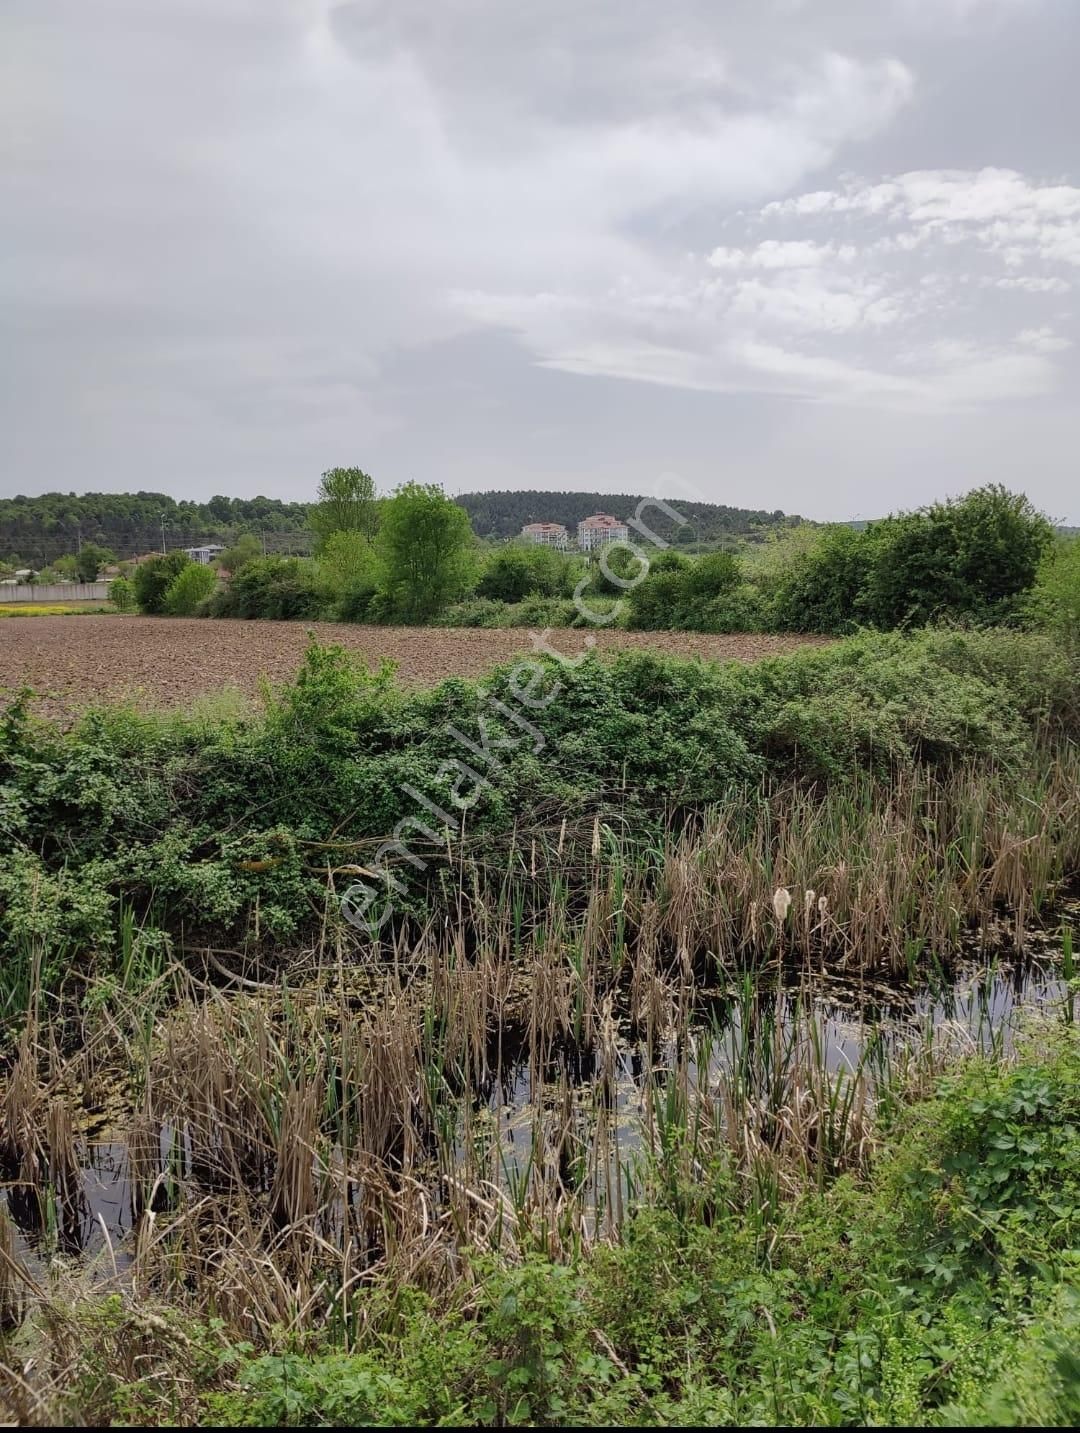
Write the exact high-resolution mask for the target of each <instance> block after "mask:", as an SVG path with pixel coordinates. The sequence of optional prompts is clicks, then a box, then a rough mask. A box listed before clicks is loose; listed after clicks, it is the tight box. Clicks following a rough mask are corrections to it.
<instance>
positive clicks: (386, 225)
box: [0, 0, 1080, 517]
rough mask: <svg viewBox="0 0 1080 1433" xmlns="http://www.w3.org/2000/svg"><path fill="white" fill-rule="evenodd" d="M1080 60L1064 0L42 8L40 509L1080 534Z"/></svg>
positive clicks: (15, 164)
mask: <svg viewBox="0 0 1080 1433" xmlns="http://www.w3.org/2000/svg"><path fill="white" fill-rule="evenodd" d="M1078 37H1080V26H1078V23H1077V19H1076V18H1075V10H1074V8H1073V7H1071V6H1069V5H1068V4H1067V3H1064V0H1062V3H1058V4H1055V3H1053V0H949V3H948V5H946V6H943V5H941V4H934V5H931V4H930V3H929V0H891V3H888V4H886V3H883V4H882V5H879V6H872V7H868V6H866V5H865V4H862V3H858V0H819V3H813V0H774V3H763V0H754V3H751V0H730V3H728V4H726V5H725V6H724V7H723V8H722V11H721V10H718V7H716V6H713V5H709V4H707V3H706V0H676V3H674V4H673V5H671V6H668V7H665V8H664V9H663V11H658V10H657V9H656V7H655V6H650V5H646V4H644V3H641V0H626V3H620V4H617V5H616V4H614V3H611V0H605V3H603V4H601V3H595V0H593V3H584V4H582V3H581V0H575V3H570V0H554V3H552V4H551V5H548V6H544V7H539V8H538V7H536V6H535V5H533V4H526V3H525V0H504V3H500V4H495V3H494V0H482V3H481V0H449V3H446V4H442V5H439V6H431V5H429V4H426V3H425V4H421V3H419V0H395V3H392V4H391V3H373V0H357V3H339V4H334V3H331V0H157V3H156V4H155V5H154V6H153V7H147V6H145V5H144V4H140V3H138V0H99V3H98V4H96V5H95V6H93V7H87V6H86V5H85V4H83V3H77V0H9V3H8V4H7V6H6V7H5V9H4V12H3V14H2V16H0V56H2V58H0V135H2V138H0V168H2V178H0V202H2V203H3V207H4V212H5V215H6V216H8V217H7V220H6V223H5V229H4V237H3V241H2V242H3V245H4V264H3V266H2V271H0V299H2V303H3V312H4V316H5V341H4V344H3V350H2V354H0V363H2V365H3V366H2V370H0V371H2V374H3V384H2V389H0V393H2V396H0V431H2V433H3V437H2V440H0V441H2V444H3V447H2V465H0V486H2V490H3V492H5V493H11V492H16V491H40V490H43V489H45V488H50V487H57V486H60V487H63V488H83V487H91V488H131V487H154V486H161V487H165V488H168V489H169V490H171V491H174V492H176V493H178V494H195V495H202V496H205V495H209V494H210V493H212V492H217V491H229V492H236V493H240V492H245V493H251V492H255V491H263V492H269V493H274V494H277V495H280V496H291V497H303V496H307V495H308V494H309V493H310V491H311V489H312V487H313V485H314V482H315V480H316V479H317V476H318V473H319V472H320V471H321V469H322V468H323V467H325V466H328V465H330V464H331V463H334V462H345V461H359V462H362V463H364V464H365V465H366V466H368V467H370V468H371V469H372V470H373V471H374V472H375V473H376V476H377V477H378V478H379V479H380V481H381V482H382V483H383V484H384V485H390V484H391V483H393V482H394V481H398V480H400V479H403V478H406V477H423V478H433V479H440V480H444V481H446V482H447V483H449V484H450V485H451V486H455V487H458V488H462V487H469V486H473V485H475V484H478V483H484V484H487V485H500V486H532V485H535V484H540V483H543V484H545V485H547V484H550V485H555V486H581V485H586V484H587V485H589V486H594V485H599V486H609V487H611V488H612V489H621V490H627V489H646V488H654V487H655V486H656V485H657V483H658V481H659V480H660V477H661V475H662V474H663V473H664V472H665V471H673V470H677V471H678V473H679V474H680V475H681V476H682V477H683V479H684V480H685V481H687V482H689V483H691V484H693V485H694V486H695V488H697V489H698V490H699V491H701V492H702V493H703V495H705V496H709V497H713V498H715V499H716V500H719V501H736V502H737V501H746V502H752V503H754V505H759V504H763V505H765V506H767V507H773V506H786V507H789V508H798V509H801V510H803V511H806V512H809V513H811V514H813V515H822V516H841V515H845V514H847V513H849V512H854V511H860V512H866V511H880V510H883V509H886V508H889V507H892V506H895V505H897V504H899V503H910V502H913V501H921V500H923V499H924V498H926V497H930V496H933V495H936V494H937V493H939V492H941V491H954V490H957V489H958V488H962V487H963V486H966V485H967V484H968V483H969V482H970V481H978V480H981V479H982V478H985V477H994V478H1000V479H1002V480H1004V481H1013V482H1016V483H1018V484H1025V485H1026V486H1027V487H1028V488H1029V490H1030V491H1031V492H1032V495H1033V496H1034V497H1036V498H1037V499H1038V500H1039V501H1040V502H1042V503H1044V504H1045V505H1047V506H1048V507H1049V508H1050V509H1051V510H1052V511H1054V512H1055V514H1056V515H1059V516H1069V515H1072V516H1074V517H1076V516H1080V513H1078V512H1077V509H1076V498H1075V496H1074V494H1073V486H1072V474H1071V470H1070V463H1069V456H1068V455H1069V453H1070V452H1071V451H1075V446H1076V438H1077V436H1078V434H1077V432H1076V426H1077V424H1076V420H1075V418H1074V417H1073V414H1074V412H1075V411H1076V404H1075V398H1074V385H1075V380H1076V363H1075V349H1074V348H1073V346H1072V345H1073V340H1074V337H1075V318H1074V313H1075V286H1076V284H1077V283H1078V282H1080V187H1077V186H1078V185H1080V174H1077V173H1075V172H1061V168H1060V154H1061V149H1062V145H1061V136H1060V134H1059V133H1058V127H1059V126H1062V127H1066V128H1068V127H1069V125H1070V123H1071V126H1072V130H1073V131H1074V130H1075V121H1076V118H1077V116H1076V108H1077V104H1076V101H1075V100H1073V98H1072V94H1071V89H1070V90H1068V91H1066V90H1065V88H1064V84H1063V88H1062V92H1061V95H1060V96H1059V97H1058V98H1059V104H1058V105H1057V108H1056V109H1055V110H1053V119H1052V120H1050V119H1048V118H1046V117H1045V116H1046V110H1045V107H1044V100H1045V94H1044V92H1045V89H1046V84H1047V76H1048V75H1051V76H1052V75H1056V74H1061V75H1062V76H1063V77H1064V75H1065V74H1066V69H1065V68H1055V66H1061V65H1062V60H1061V53H1062V51H1063V50H1064V51H1065V52H1066V54H1067V53H1068V51H1069V48H1070V47H1071V50H1072V53H1073V56H1074V58H1075V54H1076V42H1077V39H1078ZM1014 53H1015V54H1017V55H1018V56H1019V59H1018V61H1017V63H1016V65H1015V66H1014V67H1012V68H1010V64H1011V61H1010V56H1011V55H1013V54H1014ZM1038 54H1044V55H1045V57H1046V61H1047V65H1046V68H1044V69H1042V70H1035V69H1033V68H1032V66H1031V57H1032V55H1038ZM1003 76H1005V77H1007V80H1008V83H1009V84H1010V85H1012V86H1013V87H1014V89H1012V90H1011V91H1010V96H1011V99H1010V104H1011V107H1012V109H1013V111H1014V113H1015V115H1016V123H1015V124H1014V125H1013V126H1012V127H1011V129H1010V131H1009V136H1008V143H1007V144H1006V143H1005V142H1004V141H998V140H995V141H994V142H993V143H989V142H988V143H987V144H986V145H985V146H980V145H979V144H978V143H977V142H973V141H972V139H971V138H970V137H969V136H971V135H977V134H978V132H979V121H980V118H984V119H985V122H986V128H987V130H988V132H990V133H995V132H996V127H997V126H998V124H999V118H1000V110H1001V107H1002V96H1001V93H1000V90H999V86H1000V85H1001V84H1002V82H1003V80H1002V77H1003ZM1025 91H1027V92H1028V93H1030V96H1031V108H1032V110H1033V112H1034V118H1033V119H1032V120H1031V122H1030V123H1029V124H1026V123H1025V120H1024V112H1025V106H1024V104H1023V102H1022V101H1023V96H1024V92H1025ZM961 135H962V136H964V138H963V141H962V143H961V142H960V139H959V138H958V136H961ZM871 434H876V435H877V436H878V439H879V441H880V443H881V445H882V449H881V451H880V452H879V453H878V454H877V456H876V461H874V462H873V463H870V464H868V463H867V462H866V442H867V439H868V435H871ZM931 438H932V439H933V441H932V442H931ZM886 444H888V451H886V450H885V446H884V445H886ZM913 470H917V471H915V475H914V477H913V476H912V471H913Z"/></svg>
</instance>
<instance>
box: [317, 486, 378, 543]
mask: <svg viewBox="0 0 1080 1433" xmlns="http://www.w3.org/2000/svg"><path fill="white" fill-rule="evenodd" d="M308 522H309V524H310V526H311V529H312V531H313V532H314V534H315V538H316V542H317V545H318V547H319V548H320V549H321V548H322V546H323V544H324V543H325V542H326V541H327V540H328V539H329V538H330V537H332V536H333V535H334V533H336V532H358V533H362V534H363V535H364V536H365V537H368V538H370V537H373V536H374V534H375V529H376V527H377V526H378V508H377V506H376V500H375V480H374V478H372V477H371V476H370V475H369V474H368V473H365V472H364V471H363V470H362V469H361V468H330V469H329V470H328V471H327V472H325V473H323V475H322V479H321V481H320V482H319V494H318V499H317V501H316V503H315V506H314V507H313V508H312V510H311V514H310V516H309V518H308Z"/></svg>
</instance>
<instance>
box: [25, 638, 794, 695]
mask: <svg viewBox="0 0 1080 1433" xmlns="http://www.w3.org/2000/svg"><path fill="white" fill-rule="evenodd" d="M309 632H314V633H315V634H316V635H317V636H318V637H319V639H320V640H321V641H324V642H337V643H340V644H341V645H342V646H343V647H347V648H349V649H350V650H351V651H354V652H357V653H359V654H360V655H361V656H362V657H364V658H365V659H366V660H367V661H368V662H369V663H372V664H377V663H378V662H380V661H381V660H382V659H383V658H387V657H389V658H391V659H392V660H393V661H395V662H396V663H397V664H398V680H399V681H401V682H403V683H405V684H407V685H414V686H415V685H424V684H428V683H433V682H437V681H439V680H441V679H442V678H443V677H450V676H461V677H475V676H480V675H481V674H482V673H484V672H486V671H488V670H489V669H490V668H491V667H493V666H495V665H496V664H497V663H499V662H505V661H508V660H509V659H510V658H512V657H514V656H517V655H519V654H527V653H530V652H531V651H532V650H533V644H532V641H531V639H530V636H529V632H528V630H527V629H525V628H511V629H494V630H487V629H480V628H445V627H353V626H345V625H340V626H339V625H337V624H334V623H326V622H313V623H304V622H235V621H212V620H207V619H199V618H164V617H161V618H158V617H113V616H75V617H9V618H5V620H4V621H3V622H2V623H0V686H3V687H7V688H9V689H10V688H14V687H18V686H21V685H23V684H26V685H29V686H31V687H33V688H34V689H35V691H36V692H37V693H38V698H37V702H36V709H37V710H38V711H39V712H41V713H42V714H43V715H49V716H54V717H60V718H63V717H70V716H71V715H72V714H74V713H75V712H77V711H79V710H81V709H82V708H84V707H86V706H88V705H90V704H93V703H99V702H101V701H102V700H103V699H107V700H129V701H133V702H135V703H137V704H138V705H139V706H140V707H143V708H146V709H153V708H162V707H176V706H183V705H185V704H187V703H189V702H190V701H191V700H192V699H193V698H196V697H202V696H206V695H209V694H211V693H216V692H220V691H222V690H224V689H230V688H231V689H233V690H238V691H239V692H240V693H241V694H243V695H244V696H246V697H249V696H252V695H254V694H255V693H256V692H257V690H258V685H259V679H260V677H263V676H265V677H268V678H269V679H270V680H271V681H272V682H278V681H282V680H283V679H284V678H287V677H290V676H292V674H293V673H294V672H295V671H296V668H297V666H298V664H299V662H300V660H301V658H302V656H303V653H304V648H305V647H306V645H307V641H308V633H309ZM590 639H592V640H594V642H595V646H596V649H597V650H598V651H601V652H607V651H612V650H615V649H617V648H620V647H638V648H649V649H652V650H653V651H661V652H667V653H669V654H672V655H675V656H680V657H704V658H708V659H712V660H723V659H725V658H736V659H738V660H740V661H754V660H756V659H757V658H759V657H764V656H771V655H775V654H777V653H780V652H790V651H793V650H794V649H795V648H796V647H799V646H804V645H806V644H807V643H808V642H814V641H818V640H820V639H817V638H806V637H758V636H750V637H720V636H711V635H705V634H702V633H697V632H612V631H603V630H597V631H596V632H595V633H594V632H593V631H585V630H580V631H579V630H572V629H569V628H567V629H559V630H556V631H553V632H551V633H550V634H549V636H548V641H549V642H550V644H551V646H552V647H553V648H554V649H555V650H557V651H558V652H560V653H563V654H564V655H566V656H575V655H577V654H578V653H580V652H582V651H584V650H585V644H586V642H587V641H589V640H590ZM2 700H3V699H2V697H0V702H2Z"/></svg>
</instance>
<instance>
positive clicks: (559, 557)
mask: <svg viewBox="0 0 1080 1433" xmlns="http://www.w3.org/2000/svg"><path fill="white" fill-rule="evenodd" d="M581 569H582V564H581V562H580V560H579V559H575V558H572V557H569V556H567V555H566V554H565V553H562V552H559V551H557V550H556V549H554V548H551V547H540V546H535V545H526V544H523V543H513V544H511V545H510V546H509V547H506V548H503V549H502V550H501V551H499V552H497V553H496V554H495V556H494V557H492V558H491V559H490V560H489V561H488V564H487V566H486V567H485V569H484V571H483V572H482V574H481V576H480V580H479V582H478V583H477V584H476V595H477V597H487V598H491V599H493V600H494V601H497V602H507V603H513V602H521V601H523V600H524V599H525V598H526V597H534V596H535V597H571V596H572V595H573V592H574V584H575V583H576V582H577V579H578V577H579V575H580V573H581Z"/></svg>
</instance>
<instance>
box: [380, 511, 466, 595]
mask: <svg viewBox="0 0 1080 1433" xmlns="http://www.w3.org/2000/svg"><path fill="white" fill-rule="evenodd" d="M376 552H377V555H378V559H379V569H380V574H379V585H380V590H381V591H382V592H383V593H384V594H385V596H386V598H387V600H388V601H389V602H390V603H391V604H392V606H393V608H394V610H395V611H396V612H397V614H398V615H400V616H401V617H403V618H405V619H406V620H407V621H409V622H422V621H425V620H426V619H428V618H430V617H433V616H434V615H435V614H436V613H437V612H439V611H440V610H441V609H442V608H443V607H445V606H447V605H448V604H449V603H451V602H454V601H456V600H457V599H458V598H459V597H461V596H462V595H463V594H464V593H465V592H466V591H467V590H468V587H469V582H470V579H471V577H472V574H473V567H474V558H473V534H472V528H471V527H470V525H469V518H468V515H467V513H466V512H465V510H464V508H461V507H458V505H457V504H456V503H455V502H453V501H452V500H451V499H450V498H448V497H447V496H446V494H445V493H444V492H443V490H442V488H440V487H438V486H437V485H436V484H433V483H432V484H422V483H406V484H404V486H402V487H400V488H398V489H397V491H396V492H395V493H394V495H393V497H391V498H390V499H389V500H388V501H387V503H386V506H385V508H384V510H383V515H382V524H381V526H380V528H379V536H378V539H377V541H376Z"/></svg>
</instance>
